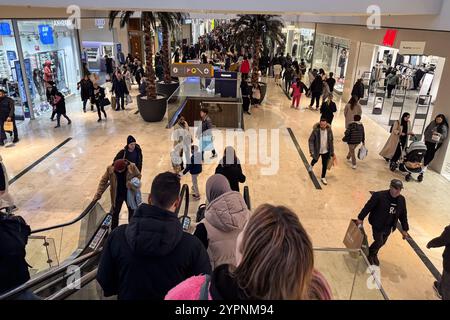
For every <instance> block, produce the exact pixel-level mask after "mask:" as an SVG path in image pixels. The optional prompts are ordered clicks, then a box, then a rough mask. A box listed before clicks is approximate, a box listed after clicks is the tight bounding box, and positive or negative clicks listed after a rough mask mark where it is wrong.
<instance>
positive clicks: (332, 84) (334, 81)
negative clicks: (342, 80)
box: [325, 78, 336, 92]
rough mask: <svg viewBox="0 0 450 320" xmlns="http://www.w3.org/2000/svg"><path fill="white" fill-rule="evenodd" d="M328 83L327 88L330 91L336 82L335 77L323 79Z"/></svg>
mask: <svg viewBox="0 0 450 320" xmlns="http://www.w3.org/2000/svg"><path fill="white" fill-rule="evenodd" d="M325 81H326V82H327V84H328V88H329V89H330V92H333V91H334V86H335V84H336V79H334V78H328V79H327V80H325Z"/></svg>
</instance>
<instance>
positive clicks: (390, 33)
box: [382, 29, 398, 47]
mask: <svg viewBox="0 0 450 320" xmlns="http://www.w3.org/2000/svg"><path fill="white" fill-rule="evenodd" d="M397 32H398V30H396V29H388V30H386V33H385V35H384V38H383V43H382V44H383V46H386V47H392V46H393V45H394V43H395V39H396V38H397Z"/></svg>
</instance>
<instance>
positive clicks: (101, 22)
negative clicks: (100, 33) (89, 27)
mask: <svg viewBox="0 0 450 320" xmlns="http://www.w3.org/2000/svg"><path fill="white" fill-rule="evenodd" d="M95 25H96V26H97V28H99V29H103V28H104V27H105V25H106V20H105V19H95Z"/></svg>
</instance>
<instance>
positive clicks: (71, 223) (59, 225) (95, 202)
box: [31, 183, 109, 234]
mask: <svg viewBox="0 0 450 320" xmlns="http://www.w3.org/2000/svg"><path fill="white" fill-rule="evenodd" d="M108 187H109V183H108V185H107V187H106V189H108ZM106 189H105V191H106ZM97 202H98V200H92V201H91V202H90V203H89V205H88V206H87V207H86V209H84V210H83V212H82V213H81V214H80V215H79V216H78V217H77V218H75V219H73V220H72V221H69V222H66V223H61V224H57V225H55V226H51V227H45V228H41V229H36V230H32V231H31V234H33V233H39V232H44V231H49V230H54V229H59V228H64V227H67V226H70V225H73V224H75V223H77V222H78V221H80V220H81V219H83V218H84V217H85V216H86V215H88V214H89V212H91V210H92V208H94V206H95V205H96V204H97ZM108 210H109V209H108Z"/></svg>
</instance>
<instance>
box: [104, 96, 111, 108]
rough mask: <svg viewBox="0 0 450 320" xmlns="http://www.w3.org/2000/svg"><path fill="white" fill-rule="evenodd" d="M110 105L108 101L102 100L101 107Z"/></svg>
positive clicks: (106, 99)
mask: <svg viewBox="0 0 450 320" xmlns="http://www.w3.org/2000/svg"><path fill="white" fill-rule="evenodd" d="M110 104H111V101H109V99H108V98H104V99H103V100H102V106H104V107H106V106H109V105H110Z"/></svg>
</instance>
